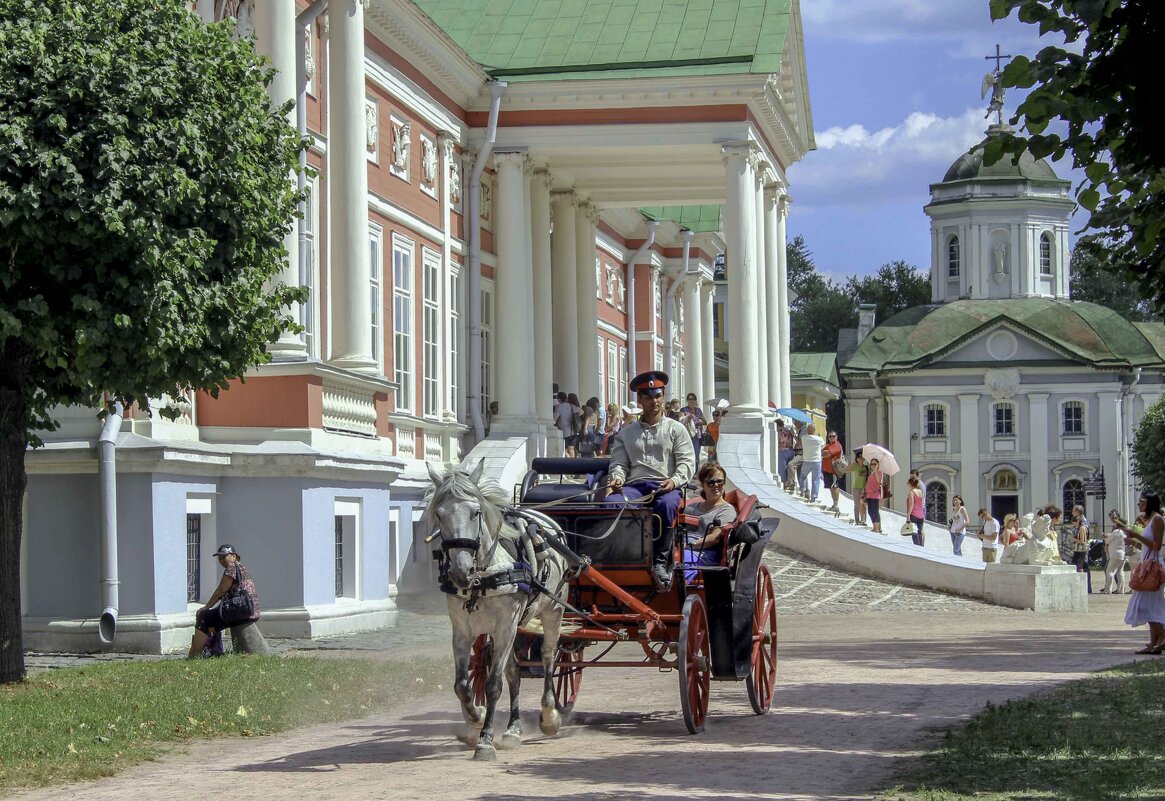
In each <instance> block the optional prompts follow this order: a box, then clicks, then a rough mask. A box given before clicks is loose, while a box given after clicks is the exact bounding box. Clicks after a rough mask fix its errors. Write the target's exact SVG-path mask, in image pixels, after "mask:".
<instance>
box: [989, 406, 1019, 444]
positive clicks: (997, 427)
mask: <svg viewBox="0 0 1165 801" xmlns="http://www.w3.org/2000/svg"><path fill="white" fill-rule="evenodd" d="M992 417H993V421H992V422H993V423H994V425H993V427H992V429H991V430H992V431H993V432H994V435H995V436H997V437H1014V436H1015V404H1014V403H1006V402H1000V403H997V404H995V406H994V407H993V409H992Z"/></svg>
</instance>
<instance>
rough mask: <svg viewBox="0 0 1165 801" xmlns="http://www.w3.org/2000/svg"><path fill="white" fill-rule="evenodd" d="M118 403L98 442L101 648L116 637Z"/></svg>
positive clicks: (119, 582)
mask: <svg viewBox="0 0 1165 801" xmlns="http://www.w3.org/2000/svg"><path fill="white" fill-rule="evenodd" d="M121 411H122V407H121V403H119V402H114V404H113V411H111V412H109V413H108V414H107V415H106V416H105V425H104V426H102V427H101V436H99V437H98V438H97V483H98V492H99V505H100V509H101V530H100V535H101V602H102V604H103V605H104V607H105V608H104V610H103V611H102V612H101V618H100V619H99V620H98V621H97V637H98V639H100V640H101V644H102V645H110V644H112V643H113V637H114V635H115V634H116V633H117V606H118V586H119V585H120V584H121V581H120V580H119V579H118V575H117V435H118V432H120V431H121Z"/></svg>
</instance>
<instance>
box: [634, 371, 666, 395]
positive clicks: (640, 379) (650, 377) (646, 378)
mask: <svg viewBox="0 0 1165 801" xmlns="http://www.w3.org/2000/svg"><path fill="white" fill-rule="evenodd" d="M667 382H668V375H667V373H665V372H664V371H663V370H648V371H647V372H646V373H640V374H639V375H637V376H635V377H634V378H632V379H631V384H630V387H631V391H632V392H639V391H640V390H644V389H663V388H664V387H666V386H667Z"/></svg>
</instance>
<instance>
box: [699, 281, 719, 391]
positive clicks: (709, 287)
mask: <svg viewBox="0 0 1165 801" xmlns="http://www.w3.org/2000/svg"><path fill="white" fill-rule="evenodd" d="M715 292H716V284H715V283H714V282H712V281H708V282H706V283H705V284H704V285H703V286H701V287H700V327H701V328H702V329H703V332H704V336H703V339H702V340H701V343H700V347H701V348H703V350H704V355H703V357H702V360H703V366H704V373H703V375H702V376H701V378H700V386H701V388H702V389H701V391H702V393H703V397H702V398H700V400H702V401H706V400H708V399H709V398H714V397H716V348H715V343H714V342H713V340H712V329H713V327H714V326H713V324H712V314H713V309H712V306H713V301H714V300H715Z"/></svg>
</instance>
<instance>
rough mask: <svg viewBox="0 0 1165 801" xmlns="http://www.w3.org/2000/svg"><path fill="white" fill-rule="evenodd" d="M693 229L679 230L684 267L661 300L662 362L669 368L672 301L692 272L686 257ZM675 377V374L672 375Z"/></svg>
mask: <svg viewBox="0 0 1165 801" xmlns="http://www.w3.org/2000/svg"><path fill="white" fill-rule="evenodd" d="M695 235H696V234H695V232H693V231H681V232H680V236H682V237H683V238H684V268H683V271H682V272H681V273H680V274H679V275H678V276H677V277H676V280H674V281H672V285H671V286H670V287H668V290H667V296H666V297H665V298H664V301H663V331H664V333H665V334H666V335H667V342H665V343H664V350H663V352H664V364H666V365H667V368H668V369H669V370H670V369H671V365H672V360H673V359H675V350H676V346H675V338H674V337H673V336H672V335H671V318H672V313H671V309H672V301H673V300H674V299H675V296H676V292H678V291H679V289H680V287H682V286H683V285H684V282H686V281H687V280H688V278H690V277H691V276H692V275H693V273H691V272H689V271H688V259H689V256H690V254H691V251H692V237H693V236H695ZM672 379H673V380H674V379H675V376H672Z"/></svg>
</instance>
